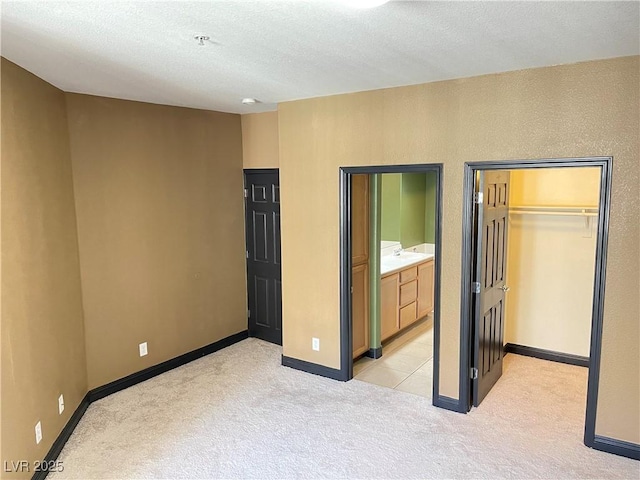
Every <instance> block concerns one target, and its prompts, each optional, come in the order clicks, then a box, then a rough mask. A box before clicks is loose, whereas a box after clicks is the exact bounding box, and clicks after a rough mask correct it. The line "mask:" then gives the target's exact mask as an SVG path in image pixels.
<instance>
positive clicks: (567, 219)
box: [505, 168, 600, 357]
mask: <svg viewBox="0 0 640 480" xmlns="http://www.w3.org/2000/svg"><path fill="white" fill-rule="evenodd" d="M510 186H511V190H510V192H511V193H510V195H509V201H510V204H511V206H563V207H571V206H593V207H596V208H597V206H598V200H599V195H600V169H599V168H545V169H539V170H532V169H526V170H512V171H511V185H510ZM585 218H586V217H582V216H568V215H566V216H565V215H558V216H556V215H518V214H513V213H512V214H511V215H510V218H509V230H508V260H507V285H508V286H509V287H510V290H509V293H508V294H507V296H506V299H507V315H506V324H505V343H514V344H516V345H526V346H529V347H536V348H543V349H546V350H552V351H555V352H561V353H570V354H574V355H581V356H584V357H588V356H589V347H590V344H591V320H592V318H591V313H592V307H593V286H594V278H595V253H596V240H597V225H598V221H597V217H591V218H589V223H588V224H587V223H586V222H585Z"/></svg>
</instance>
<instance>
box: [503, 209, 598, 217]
mask: <svg viewBox="0 0 640 480" xmlns="http://www.w3.org/2000/svg"><path fill="white" fill-rule="evenodd" d="M509 214H510V215H556V216H564V217H597V216H598V214H597V213H593V212H548V211H547V212H545V211H543V210H510V211H509Z"/></svg>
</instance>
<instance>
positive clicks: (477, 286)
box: [471, 282, 480, 293]
mask: <svg viewBox="0 0 640 480" xmlns="http://www.w3.org/2000/svg"><path fill="white" fill-rule="evenodd" d="M471 291H472V292H473V293H480V282H473V283H472V284H471Z"/></svg>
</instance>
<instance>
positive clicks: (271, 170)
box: [242, 168, 284, 344]
mask: <svg viewBox="0 0 640 480" xmlns="http://www.w3.org/2000/svg"><path fill="white" fill-rule="evenodd" d="M265 173H266V174H269V173H271V174H273V173H275V174H277V175H278V184H279V183H280V169H279V168H244V169H242V188H243V191H244V193H243V206H244V249H245V253H246V252H248V251H249V240H250V239H249V230H248V229H247V225H248V224H249V218H248V212H247V202H248V198H247V193H248V190H247V175H252V174H255V175H260V174H265ZM280 205H281V208H282V203H280ZM281 258H282V256H281ZM248 260H249V258H248V257H247V255H246V254H245V260H244V271H245V284H246V287H247V302H246V311H247V312H246V315H247V331H248V332H250V331H251V328H250V325H249V322H250V320H251V319H250V318H249V312H250V310H249V261H248ZM280 268H281V269H282V265H280ZM280 330H281V337H284V323H283V324H281V325H280ZM280 344H282V341H281V342H280Z"/></svg>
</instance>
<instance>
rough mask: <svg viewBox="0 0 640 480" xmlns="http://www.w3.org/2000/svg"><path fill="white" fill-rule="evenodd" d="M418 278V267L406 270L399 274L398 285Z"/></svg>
mask: <svg viewBox="0 0 640 480" xmlns="http://www.w3.org/2000/svg"><path fill="white" fill-rule="evenodd" d="M416 278H418V267H411V268H407V269H406V270H402V271H401V272H400V283H405V282H410V281H411V280H414V279H416Z"/></svg>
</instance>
